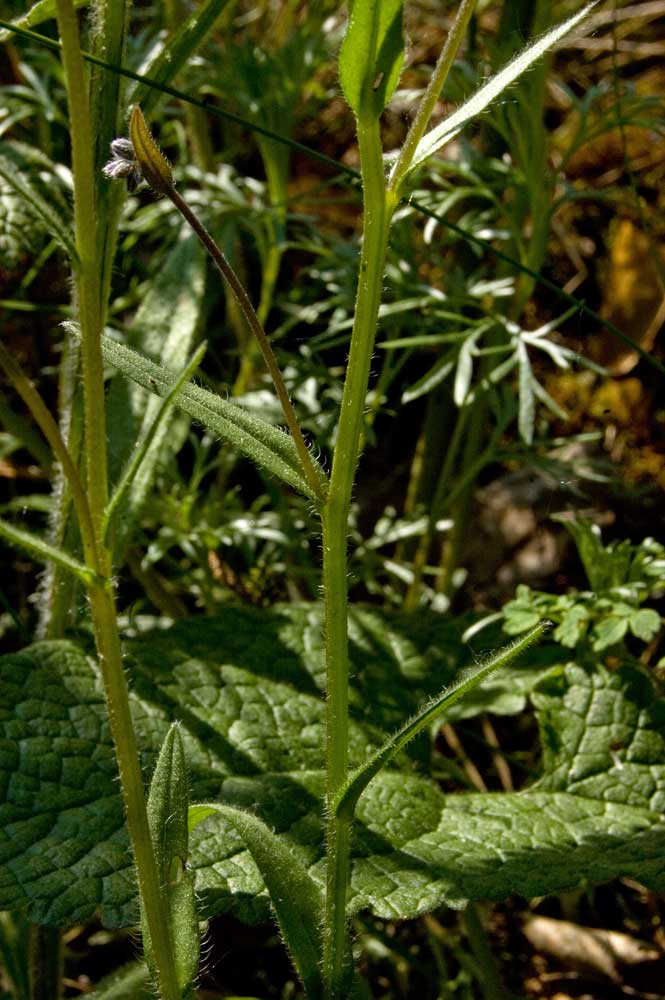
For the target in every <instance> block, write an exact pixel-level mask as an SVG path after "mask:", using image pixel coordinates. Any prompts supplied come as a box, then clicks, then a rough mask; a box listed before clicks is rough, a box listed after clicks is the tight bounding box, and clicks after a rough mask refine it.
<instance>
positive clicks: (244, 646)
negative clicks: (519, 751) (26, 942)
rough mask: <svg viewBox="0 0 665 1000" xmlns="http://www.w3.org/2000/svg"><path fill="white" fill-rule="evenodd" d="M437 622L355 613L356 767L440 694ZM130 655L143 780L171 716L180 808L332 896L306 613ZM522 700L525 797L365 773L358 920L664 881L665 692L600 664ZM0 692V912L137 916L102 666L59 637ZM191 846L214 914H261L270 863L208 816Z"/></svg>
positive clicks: (8, 671) (149, 641)
mask: <svg viewBox="0 0 665 1000" xmlns="http://www.w3.org/2000/svg"><path fill="white" fill-rule="evenodd" d="M436 618H437V616H435V615H427V616H418V617H417V618H416V619H411V620H410V626H409V627H408V628H407V626H406V625H405V622H406V621H408V619H405V618H401V617H400V616H395V617H393V616H390V615H387V614H377V613H375V612H365V611H363V610H360V611H358V610H356V611H355V613H354V621H353V631H352V637H351V638H352V641H351V651H352V657H353V662H352V676H353V690H352V698H351V701H352V705H353V714H354V718H353V721H352V725H351V764H352V766H354V765H357V764H358V763H360V762H361V761H363V760H365V759H366V758H367V756H368V755H369V753H370V752H371V750H372V749H374V748H375V747H376V746H377V745H378V744H379V741H380V739H381V738H385V734H386V733H387V732H390V730H391V729H392V728H393V727H394V723H393V720H394V718H395V715H399V714H400V713H402V717H403V715H404V714H407V713H408V710H409V707H410V697H409V694H411V695H413V692H414V691H415V690H417V691H418V700H419V701H420V700H422V694H423V691H425V692H426V691H427V685H428V684H429V683H430V682H431V677H430V674H432V673H436V672H437V671H436V665H437V664H440V666H439V671H440V672H439V676H438V677H437V683H436V685H435V687H436V688H440V687H441V686H442V683H441V673H442V672H445V670H446V669H450V668H451V664H450V662H449V661H448V662H446V660H447V657H449V656H450V652H451V649H452V648H454V641H453V642H452V643H451V641H450V639H449V638H446V637H447V636H449V634H450V633H449V631H448V630H449V629H450V624H449V623H446V622H445V621H444V622H442V628H443V638H442V639H440V647H439V652H438V653H436V654H434V655H433V653H432V651H433V649H435V648H436V630H435V627H434V621H435V619H436ZM439 622H441V619H440V618H439ZM368 624H369V627H368V628H367V627H366V625H368ZM127 650H128V652H129V656H128V658H127V666H128V669H129V671H130V674H131V678H132V686H133V713H134V718H135V721H136V726H137V730H138V732H139V733H140V743H141V746H142V748H143V752H144V763H145V767H146V773H149V769H150V768H151V766H152V765H151V762H152V760H153V759H154V757H155V756H156V754H157V752H158V750H159V747H160V746H161V743H162V741H163V738H164V736H165V734H166V732H167V730H168V727H169V724H170V721H171V720H172V719H174V718H177V719H179V720H180V722H181V732H182V736H183V741H184V745H185V752H186V757H187V765H188V770H189V773H190V777H191V796H192V800H193V801H197V800H198V801H206V802H211V801H213V802H219V803H221V804H223V805H225V806H229V807H234V808H237V809H242V810H249V811H250V812H251V813H253V814H255V815H256V816H258V817H259V818H260V820H262V822H263V823H265V824H266V825H267V827H268V828H269V829H270V830H272V831H273V832H274V833H275V834H276V835H277V836H278V837H280V839H282V840H283V841H284V845H285V846H286V847H287V848H288V850H289V852H290V853H291V854H292V855H293V856H294V857H295V858H296V859H297V861H298V862H299V863H300V864H301V865H302V866H303V867H304V868H305V870H306V871H308V872H309V874H310V875H311V876H312V878H313V879H314V880H315V882H316V883H317V884H318V885H320V886H322V885H323V878H324V862H323V853H322V851H323V847H322V845H323V817H322V807H321V803H322V800H323V793H324V784H325V780H324V775H323V773H322V771H321V764H322V740H323V727H324V706H323V702H322V698H321V686H322V660H321V655H320V618H319V616H318V610H317V609H314V608H313V607H311V606H306V607H303V608H297V607H296V608H291V607H288V608H280V609H276V610H275V611H273V612H268V611H265V610H261V611H252V610H248V609H226V610H225V612H224V614H223V615H221V616H219V617H218V618H214V619H192V620H190V621H185V622H182V623H180V624H178V625H176V626H174V627H173V628H171V629H169V630H166V631H157V632H153V633H151V634H149V635H145V636H143V637H141V638H140V639H137V640H134V641H132V642H131V643H128V644H127ZM539 653H540V651H539ZM534 655H535V653H534ZM428 657H431V659H430V660H429V662H428ZM453 659H454V657H453ZM382 692H383V697H381V693H382ZM534 701H535V703H536V708H537V711H538V715H539V721H540V727H541V742H542V745H543V762H544V763H543V775H542V778H541V779H540V781H538V782H536V784H535V785H533V786H532V787H531V788H528V789H526V790H524V791H521V792H519V793H515V794H504V793H493V794H466V793H463V794H454V795H444V794H443V793H442V792H441V791H440V789H439V788H438V786H437V785H436V784H435V783H433V782H432V781H430V780H429V779H428V778H426V777H422V776H418V775H417V774H416V773H415V772H414V770H413V763H412V762H411V761H409V759H408V758H402V759H401V760H400V762H399V767H400V770H394V769H391V770H389V771H385V772H382V773H381V774H379V775H378V776H377V777H376V778H375V779H374V780H373V781H372V783H371V784H370V785H369V786H368V788H367V790H366V792H365V794H364V795H363V796H362V797H361V799H360V802H359V805H358V810H357V819H358V823H357V827H356V833H355V835H354V862H353V876H352V885H351V892H350V900H349V907H350V911H355V910H358V909H361V908H365V907H367V908H370V909H371V910H372V911H373V912H375V913H376V914H378V915H380V916H383V917H386V918H395V917H409V916H414V915H415V914H417V913H422V912H424V911H426V910H428V909H431V908H433V907H436V906H440V905H442V904H443V903H448V904H452V905H462V904H463V903H464V901H465V900H467V899H477V898H491V899H503V898H505V897H506V896H508V895H509V894H513V893H517V894H520V895H523V896H534V895H544V894H547V893H551V892H559V891H564V890H566V889H572V888H574V887H575V886H578V885H580V884H594V883H598V882H602V881H605V880H607V879H611V878H614V877H616V876H618V875H626V876H630V877H633V878H636V879H638V880H639V881H640V882H642V883H644V884H646V885H648V886H650V887H651V888H653V889H654V890H655V891H662V890H663V889H665V847H664V842H665V841H664V838H663V832H665V831H664V829H663V823H662V812H663V805H664V804H665V803H664V801H663V789H664V788H665V764H664V763H663V761H665V706H664V704H663V701H662V700H660V699H658V698H656V697H655V695H654V692H653V690H652V688H651V685H650V683H649V681H648V680H647V679H646V678H645V677H644V676H643V675H642V674H641V673H639V672H638V671H636V670H634V669H631V668H628V667H625V668H622V669H620V670H618V671H616V672H615V673H612V674H609V673H607V672H605V671H604V670H603V669H602V667H600V666H598V665H595V664H594V665H593V667H592V668H582V667H581V666H578V665H575V664H570V665H568V666H567V667H565V668H563V667H560V668H559V669H558V670H554V672H550V673H549V674H548V675H547V676H546V677H545V678H544V679H543V680H542V682H541V684H540V685H539V687H538V689H537V692H536V693H535V695H534ZM0 704H1V705H2V706H3V708H2V721H1V726H0V732H1V741H0V751H1V755H0V761H1V763H2V789H3V802H2V805H1V806H0V820H1V823H0V829H1V830H2V833H1V834H0V907H6V908H14V909H16V908H19V909H21V908H27V909H28V910H29V912H30V916H31V918H32V919H33V920H39V921H42V922H47V923H64V924H66V923H70V922H74V921H77V920H81V919H85V918H86V917H88V916H89V915H90V914H91V913H92V912H93V910H94V909H95V908H97V907H99V908H100V910H101V914H102V918H103V920H104V921H105V923H107V924H109V925H118V924H127V923H132V922H134V921H135V920H136V917H137V907H136V896H135V884H134V879H133V871H132V868H131V865H130V863H129V853H128V842H127V839H126V832H125V828H124V823H123V811H122V806H121V803H120V798H119V789H118V784H117V778H116V770H115V763H114V759H113V752H112V747H111V743H110V737H109V731H108V726H107V720H106V711H105V707H104V701H103V696H102V690H101V683H100V680H99V675H98V670H97V666H96V664H95V662H94V661H93V660H92V659H90V658H88V657H87V656H85V655H84V653H83V652H82V651H81V650H80V649H79V648H78V647H77V646H76V645H74V644H73V643H70V642H64V641H61V642H47V643H39V644H36V645H35V646H32V647H30V648H29V649H27V650H25V651H24V652H23V653H20V654H16V655H11V656H6V657H3V658H2V659H1V660H0ZM379 729H380V732H378V731H377V730H379ZM190 849H191V862H192V867H193V869H194V871H195V874H196V888H197V893H198V896H199V899H200V901H201V904H202V907H203V913H204V914H213V913H219V912H222V911H227V910H230V911H233V912H234V913H235V914H236V915H238V916H239V917H241V918H242V919H245V920H259V919H264V918H265V917H266V916H267V914H268V912H269V907H268V897H267V892H266V889H265V885H264V882H263V879H262V877H261V873H260V871H259V869H258V868H257V866H256V864H255V863H254V861H253V860H252V856H251V853H250V851H248V849H247V846H246V843H245V841H244V840H243V838H242V836H241V835H240V834H239V833H238V831H237V830H236V829H235V828H234V826H233V824H232V823H229V822H228V821H227V820H226V819H225V818H224V817H223V816H221V815H219V816H210V817H208V818H207V819H205V820H204V821H203V822H201V823H199V825H198V826H196V828H195V829H194V830H193V831H192V833H191V836H190Z"/></svg>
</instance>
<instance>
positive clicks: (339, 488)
mask: <svg viewBox="0 0 665 1000" xmlns="http://www.w3.org/2000/svg"><path fill="white" fill-rule="evenodd" d="M358 140H359V146H360V160H361V170H362V177H363V193H364V215H363V244H362V251H361V257H360V273H359V276H358V290H357V296H356V309H355V316H354V323H353V332H352V334H351V348H350V352H349V361H348V366H347V375H346V381H345V383H344V394H343V397H342V406H341V411H340V419H339V427H338V431H337V444H336V446H335V454H334V458H333V466H332V473H331V479H330V487H329V490H328V497H327V500H326V503H325V506H324V509H323V514H322V522H323V587H324V595H325V648H326V773H327V801H328V827H327V848H326V866H327V867H326V904H325V914H324V953H323V980H324V990H325V996H326V998H327V1000H332V998H337V997H339V996H341V995H343V989H344V980H345V963H346V958H347V952H348V942H347V928H346V894H347V887H348V881H349V870H350V856H349V855H350V838H351V823H350V821H348V820H347V819H345V818H344V817H337V816H335V815H334V811H333V809H332V808H331V807H332V803H333V802H334V800H335V798H336V795H337V793H338V791H339V789H340V788H341V786H342V785H343V783H344V782H345V781H346V779H347V776H348V677H349V665H348V636H347V618H348V608H347V553H346V538H347V530H348V516H349V507H350V503H351V493H352V489H353V482H354V479H355V472H356V466H357V464H358V457H359V451H360V439H361V432H362V423H363V411H364V409H365V400H366V396H367V385H368V381H369V372H370V364H371V359H372V352H373V350H374V339H375V334H376V325H377V319H378V314H379V304H380V301H381V288H382V280H383V271H384V265H385V257H386V250H387V242H388V230H389V224H390V217H391V215H392V209H393V207H394V206H393V203H392V201H389V200H388V199H387V198H386V190H385V178H384V173H383V161H382V149H381V138H380V133H379V126H378V122H374V121H372V122H370V123H369V124H367V125H363V123H362V122H359V123H358Z"/></svg>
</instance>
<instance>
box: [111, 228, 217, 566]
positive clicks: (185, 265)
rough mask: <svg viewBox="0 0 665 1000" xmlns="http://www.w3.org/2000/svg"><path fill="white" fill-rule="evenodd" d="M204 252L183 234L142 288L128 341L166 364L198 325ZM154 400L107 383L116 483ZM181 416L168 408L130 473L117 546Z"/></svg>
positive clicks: (148, 423) (188, 344) (171, 450)
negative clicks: (108, 385) (147, 283)
mask: <svg viewBox="0 0 665 1000" xmlns="http://www.w3.org/2000/svg"><path fill="white" fill-rule="evenodd" d="M204 273H205V271H204V255H203V252H202V250H201V247H200V246H199V243H198V240H196V239H195V237H193V236H192V235H191V234H187V233H184V234H183V235H182V236H181V237H180V238H178V239H177V240H176V242H175V244H174V246H173V247H172V248H171V249H170V250H169V251H168V252H167V254H166V256H165V259H164V260H163V262H162V266H161V267H160V268H159V270H158V271H157V274H156V275H155V278H154V280H153V281H152V282H151V283H150V285H149V286H148V288H147V289H146V291H145V293H144V296H143V298H142V302H141V305H140V306H139V308H138V310H137V312H136V315H135V317H134V322H133V324H132V330H131V333H130V335H129V337H128V341H129V344H130V345H131V346H132V347H134V348H136V350H138V351H141V353H144V354H146V355H147V356H148V357H150V358H153V359H155V360H156V361H161V363H162V364H166V365H167V366H168V367H169V368H171V369H178V368H183V367H184V365H185V363H186V361H187V355H188V354H189V353H190V351H191V350H192V347H193V344H194V341H195V338H196V335H197V332H198V330H199V328H200V324H201V308H202V300H203V289H204ZM160 405H161V404H160V401H159V399H158V398H157V397H156V396H155V394H154V392H151V391H150V389H149V388H141V387H140V386H139V385H138V384H136V383H134V382H131V381H128V380H127V378H125V377H124V376H120V375H118V376H117V377H116V378H114V379H113V380H112V382H111V387H110V391H109V396H108V404H107V424H108V427H109V430H110V432H111V433H110V434H109V442H110V447H109V470H110V477H111V481H112V482H113V481H115V482H117V481H118V480H119V478H120V474H121V470H122V468H123V466H125V467H126V466H127V464H128V463H129V462H131V460H132V458H133V456H134V454H135V452H136V449H137V448H138V447H140V446H141V443H142V442H143V441H144V440H145V439H146V437H147V435H148V434H150V433H151V429H152V427H153V424H154V421H155V420H156V419H157V415H158V413H159V411H160ZM187 429H188V428H187V421H186V420H183V418H182V417H181V418H180V419H179V420H178V419H174V415H173V412H172V411H171V413H170V414H168V415H167V417H166V419H164V420H163V421H162V422H161V425H160V427H159V429H158V431H157V433H156V434H155V436H154V437H153V440H152V441H151V443H150V445H149V449H148V452H147V455H146V456H145V457H144V459H143V461H142V463H141V466H140V468H139V470H138V473H137V474H136V475H135V476H133V478H132V482H131V484H130V486H129V491H128V493H127V496H126V500H125V502H124V503H123V505H122V507H121V510H120V512H119V513H120V515H121V516H119V517H118V518H117V521H116V537H115V540H114V541H115V546H116V547H117V549H118V550H119V551H122V550H123V548H124V547H125V546H126V544H127V542H128V540H129V539H130V538H131V535H132V531H133V530H134V529H135V526H136V522H137V519H138V518H139V516H140V514H141V512H142V510H143V508H144V506H145V503H146V500H147V498H148V496H149V495H150V491H151V489H152V487H153V484H154V480H155V477H156V474H157V471H158V469H159V467H160V466H162V465H164V464H166V463H167V462H168V459H169V458H170V457H171V456H174V455H176V454H177V453H178V450H179V448H180V447H181V446H182V444H183V442H184V440H185V437H186V435H187Z"/></svg>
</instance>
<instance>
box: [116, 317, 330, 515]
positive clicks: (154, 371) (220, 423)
mask: <svg viewBox="0 0 665 1000" xmlns="http://www.w3.org/2000/svg"><path fill="white" fill-rule="evenodd" d="M102 351H103V354H104V360H105V361H106V362H107V364H110V365H113V367H114V368H117V369H118V371H121V372H122V373H123V374H124V375H128V376H129V378H131V379H133V380H134V381H135V382H136V383H137V384H138V385H142V386H144V388H146V389H149V390H150V391H151V392H153V393H155V394H156V395H158V396H166V395H168V393H169V391H170V389H171V388H172V386H173V382H174V381H175V380H176V379H177V377H178V373H177V372H172V371H169V370H168V369H166V368H162V367H160V366H159V365H156V364H154V363H153V362H152V361H149V360H148V359H147V358H145V357H143V356H142V355H141V354H138V353H137V352H136V351H132V350H131V349H130V348H128V347H124V346H123V345H122V344H118V343H116V342H115V341H113V340H111V339H110V338H109V337H103V338H102ZM177 406H179V407H180V409H181V410H183V411H184V412H185V413H188V414H189V416H190V417H193V418H194V420H196V421H198V422H199V423H200V424H203V426H204V427H207V428H208V430H210V431H212V432H213V433H214V434H216V435H217V436H218V437H220V438H221V439H222V441H225V442H226V443H227V444H230V445H232V446H233V447H235V448H237V449H238V451H240V452H241V453H242V454H243V455H246V456H247V457H248V458H251V459H252V461H253V462H255V463H256V464H257V465H258V466H259V467H260V468H263V469H265V470H266V471H267V472H271V473H272V474H273V475H275V476H277V477H278V478H280V479H282V480H283V481H284V482H286V483H289V485H290V486H293V487H294V488H295V489H297V490H299V491H300V492H301V493H304V494H305V496H308V497H309V498H310V499H311V500H315V499H317V498H316V496H315V494H314V491H313V490H312V488H311V487H310V486H309V484H308V482H307V480H306V479H305V476H304V473H303V471H302V465H301V463H300V458H299V456H298V452H297V450H296V447H295V445H294V443H293V441H292V439H291V438H290V437H289V435H288V434H285V433H284V432H283V431H281V430H280V429H279V428H277V427H273V426H272V425H271V424H267V423H265V421H263V420H258V419H257V418H256V417H253V416H251V414H249V413H247V412H246V411H245V410H243V409H242V408H241V407H240V406H237V405H236V404H234V403H229V402H227V401H226V400H224V399H222V398H221V397H220V396H217V395H216V394H215V393H213V392H208V391H207V390H206V389H201V388H199V387H198V386H195V385H192V384H191V383H187V385H185V386H184V387H183V389H182V392H181V393H180V394H179V396H178V399H177Z"/></svg>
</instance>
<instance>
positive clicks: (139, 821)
mask: <svg viewBox="0 0 665 1000" xmlns="http://www.w3.org/2000/svg"><path fill="white" fill-rule="evenodd" d="M57 19H58V29H59V32H60V38H61V42H62V61H63V67H64V73H65V83H66V88H67V97H68V104H69V119H70V125H71V136H72V165H73V171H74V224H75V234H76V249H77V253H78V266H77V268H76V275H75V276H76V290H77V294H78V305H79V322H80V328H81V369H82V375H83V395H84V403H83V410H84V425H85V458H86V488H87V495H88V503H89V505H90V515H91V520H92V529H93V535H94V539H95V548H96V552H95V565H94V566H93V567H92V568H93V569H94V570H95V572H96V574H98V576H100V577H102V581H101V582H99V583H98V582H94V583H92V584H91V585H90V586H89V587H88V596H89V599H90V607H91V612H92V619H93V624H94V631H95V640H96V644H97V650H98V654H99V660H100V665H101V669H102V675H103V679H104V689H105V693H106V701H107V706H108V712H109V719H110V723H111V733H112V736H113V741H114V745H115V752H116V757H117V763H118V770H119V773H120V781H121V787H122V792H123V799H124V803H125V809H126V814H127V826H128V829H129V835H130V839H131V843H132V849H133V851H134V858H135V861H136V866H137V876H138V883H139V890H140V893H141V898H142V901H143V906H144V909H145V912H146V917H147V921H148V927H149V930H150V936H151V939H152V945H153V949H154V954H155V964H156V966H157V981H158V988H159V990H160V994H161V997H162V1000H180V991H179V989H178V984H177V977H176V971H175V961H174V957H173V942H172V939H171V932H170V928H169V925H168V921H167V920H165V919H164V912H163V900H162V891H161V886H160V881H159V875H158V870H157V865H156V862H155V857H154V852H153V847H152V840H151V837H150V828H149V826H148V818H147V813H146V801H145V792H144V787H143V776H142V773H141V765H140V760H139V755H138V748H137V744H136V736H135V733H134V726H133V722H132V717H131V712H130V708H129V694H128V690H127V683H126V679H125V674H124V670H123V665H122V654H121V649H120V639H119V633H118V623H117V616H116V609H115V601H114V597H113V591H112V585H111V579H110V578H111V569H112V567H111V554H110V552H109V550H108V549H107V548H106V547H105V546H104V544H103V541H102V532H103V520H104V512H105V508H106V499H107V460H106V413H105V406H104V369H103V362H102V353H101V332H102V308H101V284H102V280H103V279H102V276H101V275H100V273H99V260H98V249H99V248H98V244H97V236H98V225H97V222H98V220H97V213H96V185H95V166H94V141H93V127H92V120H91V115H90V104H89V90H88V80H87V76H86V72H85V67H84V62H83V57H82V55H81V48H80V40H79V33H78V22H77V17H76V11H75V9H74V6H73V3H72V0H57Z"/></svg>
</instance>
